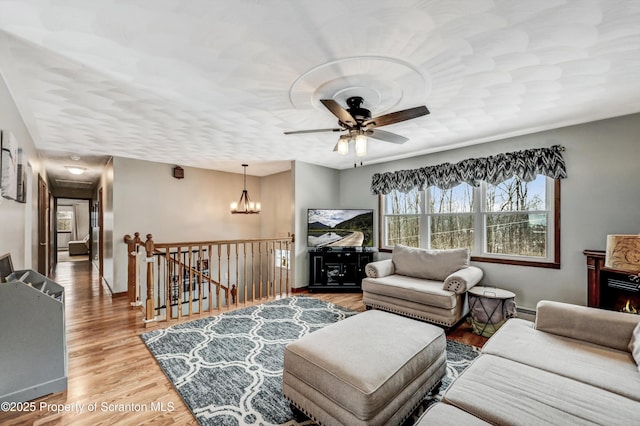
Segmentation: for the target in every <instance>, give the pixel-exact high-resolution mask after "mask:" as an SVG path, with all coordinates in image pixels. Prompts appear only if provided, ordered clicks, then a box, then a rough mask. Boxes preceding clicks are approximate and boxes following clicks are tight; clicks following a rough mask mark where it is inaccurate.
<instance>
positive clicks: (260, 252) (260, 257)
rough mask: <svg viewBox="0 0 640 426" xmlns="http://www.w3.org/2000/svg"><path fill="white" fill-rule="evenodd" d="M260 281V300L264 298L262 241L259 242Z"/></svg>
mask: <svg viewBox="0 0 640 426" xmlns="http://www.w3.org/2000/svg"><path fill="white" fill-rule="evenodd" d="M258 283H259V285H260V300H262V243H261V242H258Z"/></svg>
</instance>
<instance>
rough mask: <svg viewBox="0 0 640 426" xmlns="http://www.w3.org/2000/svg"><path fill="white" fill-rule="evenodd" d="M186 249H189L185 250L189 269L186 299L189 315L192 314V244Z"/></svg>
mask: <svg viewBox="0 0 640 426" xmlns="http://www.w3.org/2000/svg"><path fill="white" fill-rule="evenodd" d="M188 250H189V251H188V252H187V262H188V266H187V267H188V269H187V271H189V274H188V279H189V286H188V288H189V294H188V300H189V316H191V315H193V246H189V248H188Z"/></svg>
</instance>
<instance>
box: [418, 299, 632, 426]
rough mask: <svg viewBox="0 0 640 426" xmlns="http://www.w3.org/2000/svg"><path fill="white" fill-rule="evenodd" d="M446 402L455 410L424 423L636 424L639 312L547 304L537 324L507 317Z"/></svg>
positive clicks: (433, 413) (431, 415)
mask: <svg viewBox="0 0 640 426" xmlns="http://www.w3.org/2000/svg"><path fill="white" fill-rule="evenodd" d="M442 403H443V404H448V405H449V406H451V407H453V408H455V409H452V408H451V407H447V409H446V410H443V409H442V407H436V408H433V407H432V408H431V409H430V410H428V411H427V412H426V413H425V414H424V416H423V417H422V418H421V421H420V422H419V424H421V425H427V424H461V423H459V422H458V420H459V421H463V420H465V419H466V420H467V421H468V419H469V417H468V416H469V415H472V416H474V417H475V418H476V419H478V420H479V421H484V422H488V423H490V424H494V425H533V424H535V425H539V424H549V425H570V424H589V425H593V424H599V425H605V424H607V425H623V424H638V421H639V419H640V417H639V416H640V315H633V314H626V313H621V312H614V311H607V310H602V309H596V308H588V307H585V306H577V305H571V304H566V303H559V302H551V301H541V302H539V303H538V306H537V316H536V322H535V324H534V323H533V322H530V321H525V320H522V319H510V320H508V321H507V322H506V323H505V325H503V326H502V327H501V328H500V329H499V330H498V331H497V332H496V334H494V335H493V337H491V338H490V339H489V341H488V342H487V343H486V344H485V346H484V347H483V349H482V354H481V355H480V356H479V357H478V358H476V360H474V362H473V363H472V365H471V366H470V367H469V368H467V369H466V370H465V371H464V372H463V373H462V374H461V375H460V376H459V377H458V378H456V379H455V380H454V381H453V383H452V384H451V385H450V386H449V388H448V389H447V390H446V391H445V393H444V395H443V398H442ZM443 416H446V418H447V419H448V420H447V421H448V422H450V423H447V422H444V423H442V422H440V423H438V422H439V420H441V419H442V417H443ZM457 416H460V417H459V418H458V417H457ZM465 424H466V423H465Z"/></svg>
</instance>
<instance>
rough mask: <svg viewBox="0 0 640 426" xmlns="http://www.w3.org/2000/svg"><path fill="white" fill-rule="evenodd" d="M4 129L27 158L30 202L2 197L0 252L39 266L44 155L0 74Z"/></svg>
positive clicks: (20, 265)
mask: <svg viewBox="0 0 640 426" xmlns="http://www.w3.org/2000/svg"><path fill="white" fill-rule="evenodd" d="M0 129H2V130H7V131H10V132H11V133H13V135H14V136H15V138H16V140H17V141H18V143H19V144H20V147H22V149H23V150H24V155H25V158H26V161H27V164H25V166H27V173H28V176H27V185H28V186H27V202H26V203H18V202H16V201H13V200H8V199H4V198H2V197H0V255H3V254H6V253H10V254H11V260H12V261H13V266H14V267H15V268H16V269H37V267H38V257H37V256H38V210H37V209H38V173H40V174H42V175H43V177H44V179H45V180H46V174H45V173H44V170H42V164H41V160H40V157H39V156H38V154H37V153H36V150H35V145H34V143H33V139H32V138H31V134H30V133H29V132H28V131H27V128H26V126H25V125H24V121H23V120H22V117H21V116H20V113H19V111H18V108H17V107H16V104H15V102H14V101H13V98H12V97H11V93H10V92H9V90H8V89H7V86H6V84H5V82H4V79H2V78H1V76H0Z"/></svg>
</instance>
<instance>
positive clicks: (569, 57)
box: [0, 0, 640, 175]
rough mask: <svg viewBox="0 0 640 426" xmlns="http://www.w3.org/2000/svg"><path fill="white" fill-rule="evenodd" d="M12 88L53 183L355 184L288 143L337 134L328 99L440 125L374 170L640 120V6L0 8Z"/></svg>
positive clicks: (417, 128)
mask: <svg viewBox="0 0 640 426" xmlns="http://www.w3.org/2000/svg"><path fill="white" fill-rule="evenodd" d="M0 73H2V76H3V78H4V79H5V81H6V83H7V85H8V86H9V88H10V91H11V93H12V95H13V96H14V99H15V101H16V103H17V105H18V108H19V110H20V112H21V114H22V116H23V118H24V121H25V123H26V125H27V127H28V129H29V131H30V132H31V135H32V136H33V139H34V141H35V143H36V147H37V148H38V149H39V150H42V151H43V152H44V153H45V155H47V154H48V155H49V156H50V157H51V158H52V160H51V162H50V163H49V164H51V165H53V164H54V163H55V161H58V163H55V164H57V167H60V165H61V164H62V163H61V161H62V162H64V161H65V160H64V159H65V158H66V157H65V156H66V155H68V154H75V155H78V156H80V157H91V158H93V157H95V156H103V155H115V156H122V157H129V158H137V159H144V160H150V161H158V162H164V163H170V164H180V165H182V166H194V167H202V168H208V169H216V170H224V171H231V172H237V173H242V168H241V164H242V163H244V162H246V163H249V168H248V170H247V173H248V174H254V175H268V174H271V173H275V172H278V171H282V170H286V169H288V168H289V167H290V163H289V162H290V160H302V161H305V162H309V163H314V164H319V165H323V166H327V167H332V168H337V169H343V168H348V167H353V164H354V160H355V157H354V154H353V151H351V153H350V154H349V155H348V156H341V155H340V154H338V153H337V152H333V148H334V145H335V144H336V142H337V138H338V135H337V134H335V133H317V134H304V135H287V136H285V135H283V132H284V131H287V130H303V129H315V128H328V127H335V126H336V124H337V120H336V119H335V117H334V116H333V115H331V114H330V113H329V112H328V111H327V110H326V109H325V108H324V107H323V106H322V105H321V104H320V103H319V102H318V100H319V99H323V98H334V99H336V100H337V101H339V102H341V103H342V102H343V101H344V99H345V98H346V97H348V96H352V95H361V96H363V97H364V98H365V105H364V106H365V107H367V108H369V109H370V110H371V111H372V113H373V115H374V116H376V115H380V114H384V113H388V112H392V111H396V110H399V109H404V108H410V107H414V106H418V105H426V106H427V107H428V108H429V110H430V111H431V114H430V115H428V116H425V117H421V118H417V119H414V120H411V121H406V122H403V123H398V124H394V125H390V126H386V127H384V130H386V131H392V132H394V133H398V134H400V135H403V136H406V137H408V138H409V139H410V140H409V141H408V142H407V143H405V144H403V145H396V144H391V143H385V142H382V141H377V140H370V143H369V149H368V155H367V157H365V158H364V163H365V164H367V163H368V164H371V163H376V162H381V161H387V160H389V159H396V158H403V157H409V156H412V155H416V154H421V153H428V152H433V151H438V150H443V149H449V148H453V147H459V146H465V145H470V144H474V143H481V142H486V141H490V140H495V139H499V138H503V137H505V136H513V135H518V134H524V133H530V132H534V131H540V130H545V129H550V128H556V127H561V126H566V125H571V124H577V123H582V122H587V121H592V120H597V119H603V118H608V117H613V116H618V115H625V114H630V113H635V112H638V111H640V1H638V0H629V1H616V0H600V1H598V0H566V1H562V0H535V1H527V0H511V1H492V0H457V1H455V0H424V1H420V0H412V1H399V0H394V1H390V0H389V1H375V0H368V1H354V0H350V1H344V0H324V1H311V0H300V1H293V0H291V1H283V0H272V1H260V0H235V1H221V0H190V1H181V0H161V1H152V0H147V1H142V0H138V1H136V0H126V1H125V0H92V1H86V0H66V1H65V0H56V1H53V0H13V1H10V0H0ZM352 150H353V148H352ZM56 153H57V154H58V155H56ZM56 156H57V157H62V158H63V160H59V159H58V160H54V158H55V157H56ZM358 162H359V159H358ZM51 167H53V166H51Z"/></svg>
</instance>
